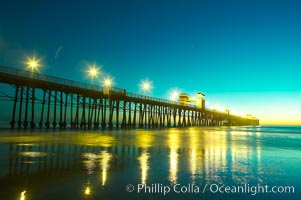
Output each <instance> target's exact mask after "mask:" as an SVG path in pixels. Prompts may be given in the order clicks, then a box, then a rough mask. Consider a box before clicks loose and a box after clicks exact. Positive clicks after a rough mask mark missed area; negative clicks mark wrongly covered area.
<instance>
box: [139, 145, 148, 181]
mask: <svg viewBox="0 0 301 200" xmlns="http://www.w3.org/2000/svg"><path fill="white" fill-rule="evenodd" d="M148 159H149V153H147V149H143V151H142V154H141V155H140V156H139V157H138V160H139V163H140V168H141V183H142V184H145V183H146V179H147V173H148V169H149V163H148Z"/></svg>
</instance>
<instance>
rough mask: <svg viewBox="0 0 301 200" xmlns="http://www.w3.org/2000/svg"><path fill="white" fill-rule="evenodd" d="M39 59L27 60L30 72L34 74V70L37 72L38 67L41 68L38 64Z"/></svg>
mask: <svg viewBox="0 0 301 200" xmlns="http://www.w3.org/2000/svg"><path fill="white" fill-rule="evenodd" d="M40 61H41V59H38V58H36V57H35V56H33V57H32V58H29V57H28V58H27V62H26V64H27V68H28V69H31V72H34V71H35V70H37V71H38V69H39V67H40V66H41V64H40Z"/></svg>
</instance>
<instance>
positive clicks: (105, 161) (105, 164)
mask: <svg viewBox="0 0 301 200" xmlns="http://www.w3.org/2000/svg"><path fill="white" fill-rule="evenodd" d="M111 158H112V155H111V154H110V153H108V152H106V151H102V152H101V160H100V164H101V169H102V171H101V175H102V185H103V186H104V185H105V183H106V180H107V173H108V169H109V166H110V165H109V162H110V160H111Z"/></svg>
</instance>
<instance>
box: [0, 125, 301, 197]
mask: <svg viewBox="0 0 301 200" xmlns="http://www.w3.org/2000/svg"><path fill="white" fill-rule="evenodd" d="M0 184H1V185H0V199H5V200H6V199H14V200H15V199H22V200H25V199H26V200H29V199H43V200H44V199H238V198H239V199H301V127H272V126H271V127H267V126H266V127H264V126H261V127H260V126H259V127H189V128H170V129H161V130H139V129H135V130H113V131H108V130H106V131H100V130H97V131H89V130H86V131H68V130H67V131H55V132H54V131H38V130H36V131H30V130H28V131H23V130H22V131H18V130H1V132H0Z"/></svg>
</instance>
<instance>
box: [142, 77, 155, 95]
mask: <svg viewBox="0 0 301 200" xmlns="http://www.w3.org/2000/svg"><path fill="white" fill-rule="evenodd" d="M139 87H140V90H142V91H143V92H144V93H147V92H150V91H151V90H152V89H153V83H152V82H151V81H150V80H148V79H145V80H142V81H141V82H140V84H139Z"/></svg>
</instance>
